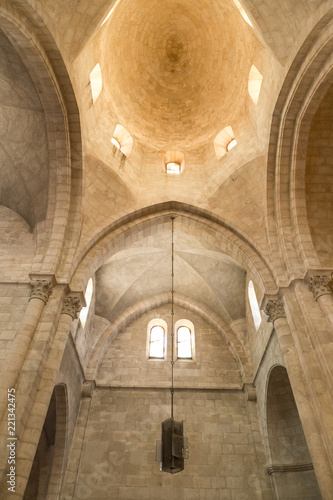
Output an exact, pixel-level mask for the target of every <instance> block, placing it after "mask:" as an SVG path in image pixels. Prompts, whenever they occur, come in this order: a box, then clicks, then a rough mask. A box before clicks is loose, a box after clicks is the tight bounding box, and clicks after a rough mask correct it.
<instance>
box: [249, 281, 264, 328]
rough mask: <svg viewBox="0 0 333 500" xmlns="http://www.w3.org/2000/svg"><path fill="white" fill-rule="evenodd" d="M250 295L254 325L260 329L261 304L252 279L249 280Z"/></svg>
mask: <svg viewBox="0 0 333 500" xmlns="http://www.w3.org/2000/svg"><path fill="white" fill-rule="evenodd" d="M248 296H249V302H250V307H251V312H252V317H253V321H254V326H255V327H256V330H258V328H259V326H260V323H261V314H260V310H259V304H258V301H257V296H256V292H255V290H254V286H253V283H252V281H251V280H250V281H249V286H248Z"/></svg>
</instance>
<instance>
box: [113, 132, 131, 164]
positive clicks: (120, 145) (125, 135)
mask: <svg viewBox="0 0 333 500" xmlns="http://www.w3.org/2000/svg"><path fill="white" fill-rule="evenodd" d="M111 142H112V144H113V145H114V146H115V147H116V148H117V149H119V151H121V152H122V153H123V154H124V155H125V156H129V155H130V154H131V152H132V147H133V138H132V136H131V134H130V133H129V132H128V131H127V130H126V129H125V127H123V126H122V125H119V124H118V125H117V126H116V128H115V129H114V132H113V136H112V138H111Z"/></svg>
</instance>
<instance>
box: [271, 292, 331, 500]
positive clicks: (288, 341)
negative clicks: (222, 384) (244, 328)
mask: <svg viewBox="0 0 333 500" xmlns="http://www.w3.org/2000/svg"><path fill="white" fill-rule="evenodd" d="M265 313H266V314H267V316H268V321H269V322H272V323H273V324H274V329H275V332H276V335H277V337H278V340H279V344H280V347H281V351H282V355H283V359H284V362H285V365H286V369H287V372H288V376H289V380H290V385H291V387H292V390H293V394H294V398H295V401H296V405H297V408H298V412H299V416H300V419H301V422H302V426H303V430H304V434H305V438H306V441H307V444H308V448H309V451H310V454H311V457H312V461H313V466H314V469H315V473H316V477H317V481H318V485H319V488H320V491H321V494H322V498H323V500H331V499H332V491H333V470H332V464H331V463H330V457H329V455H328V453H327V450H326V447H325V443H324V441H323V438H322V434H321V432H320V426H319V424H318V421H317V418H316V414H315V411H314V408H313V404H312V401H311V398H310V393H309V391H308V388H307V385H306V382H305V378H304V373H303V371H302V367H301V364H300V360H299V357H298V353H297V350H296V347H295V343H294V341H293V338H292V334H291V331H290V328H289V325H288V322H287V319H286V315H285V311H284V307H283V303H282V301H281V300H279V299H275V300H269V301H268V302H267V305H266V308H265Z"/></svg>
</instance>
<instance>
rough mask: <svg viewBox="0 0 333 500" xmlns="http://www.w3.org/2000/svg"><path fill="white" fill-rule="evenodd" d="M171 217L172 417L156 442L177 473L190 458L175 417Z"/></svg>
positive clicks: (165, 465)
mask: <svg viewBox="0 0 333 500" xmlns="http://www.w3.org/2000/svg"><path fill="white" fill-rule="evenodd" d="M170 219H171V387H170V394H171V417H170V418H167V419H166V420H164V421H163V422H162V435H161V441H157V443H156V459H157V461H159V462H160V470H161V471H163V472H169V473H170V474H175V473H177V472H181V471H182V470H183V469H184V459H185V458H188V441H187V439H186V438H185V437H184V422H183V421H181V422H177V421H176V420H174V418H173V409H174V393H175V388H174V365H175V360H174V345H175V340H174V338H175V331H174V315H175V312H174V304H175V301H174V293H175V289H174V277H175V272H174V262H175V252H174V221H175V216H174V215H172V216H171V217H170Z"/></svg>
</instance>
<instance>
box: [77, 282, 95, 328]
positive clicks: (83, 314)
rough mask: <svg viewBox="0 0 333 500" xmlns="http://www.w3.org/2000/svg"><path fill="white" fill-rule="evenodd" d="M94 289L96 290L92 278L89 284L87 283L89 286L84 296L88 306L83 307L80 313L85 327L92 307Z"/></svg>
mask: <svg viewBox="0 0 333 500" xmlns="http://www.w3.org/2000/svg"><path fill="white" fill-rule="evenodd" d="M93 291H94V288H93V280H92V278H90V280H89V281H88V284H87V288H86V291H85V294H84V298H85V301H86V306H85V307H82V309H81V312H80V315H79V318H80V321H81V325H82V327H83V328H84V327H85V325H86V321H87V317H88V312H89V308H90V302H91V298H92V294H93Z"/></svg>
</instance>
